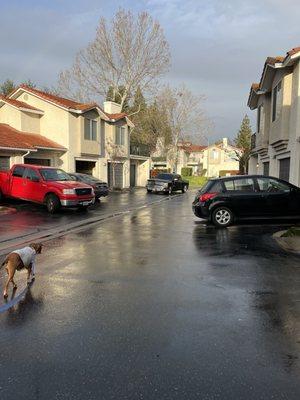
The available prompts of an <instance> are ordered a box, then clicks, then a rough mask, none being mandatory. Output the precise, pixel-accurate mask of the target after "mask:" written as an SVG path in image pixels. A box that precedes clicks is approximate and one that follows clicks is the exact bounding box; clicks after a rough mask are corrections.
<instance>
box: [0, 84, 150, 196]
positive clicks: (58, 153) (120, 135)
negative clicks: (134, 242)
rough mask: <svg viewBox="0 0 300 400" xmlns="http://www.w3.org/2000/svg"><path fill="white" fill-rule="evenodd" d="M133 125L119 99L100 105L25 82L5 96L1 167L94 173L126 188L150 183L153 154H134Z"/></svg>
mask: <svg viewBox="0 0 300 400" xmlns="http://www.w3.org/2000/svg"><path fill="white" fill-rule="evenodd" d="M133 127H134V125H133V124H132V122H131V121H130V119H129V118H128V116H127V115H126V114H125V113H122V112H121V110H120V105H119V104H116V103H114V102H104V107H103V108H100V107H99V105H98V104H96V103H92V104H85V103H79V102H76V101H73V100H70V99H66V98H62V97H59V96H56V95H53V94H50V93H46V92H43V91H40V90H37V89H33V88H31V87H28V86H26V85H21V86H20V87H18V88H17V89H15V90H14V91H13V92H12V93H10V94H9V96H7V97H0V168H1V169H8V168H10V167H11V166H12V165H13V164H15V163H23V162H24V163H28V164H38V165H49V166H55V167H60V168H63V169H64V170H66V171H67V172H74V171H75V172H83V173H88V174H91V175H93V176H95V177H97V178H99V179H102V180H104V181H108V183H109V184H110V186H114V187H116V188H120V189H122V188H127V187H129V186H137V185H144V184H145V182H146V180H147V178H148V176H149V167H150V158H149V156H148V155H147V154H141V153H139V152H137V154H131V153H130V132H131V129H133ZM130 172H132V176H130Z"/></svg>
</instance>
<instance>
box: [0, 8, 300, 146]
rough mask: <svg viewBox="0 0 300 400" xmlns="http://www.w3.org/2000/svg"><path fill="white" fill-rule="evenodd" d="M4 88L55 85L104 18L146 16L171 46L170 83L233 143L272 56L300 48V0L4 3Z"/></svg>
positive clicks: (0, 15) (0, 44)
mask: <svg viewBox="0 0 300 400" xmlns="http://www.w3.org/2000/svg"><path fill="white" fill-rule="evenodd" d="M0 7H1V9H0V10H1V12H0V26H1V32H2V35H1V36H2V40H1V41H0V54H1V57H0V80H1V81H3V80H5V79H7V78H10V79H13V80H14V81H17V82H18V81H23V80H27V79H31V80H32V81H34V82H36V83H37V84H38V85H40V86H46V85H47V86H48V85H49V86H51V85H55V83H56V78H57V74H58V72H59V71H60V70H62V69H65V68H68V67H69V66H70V65H71V63H72V60H73V58H74V55H75V54H76V52H77V51H78V49H80V48H82V47H84V46H85V45H86V44H87V43H88V42H89V41H91V40H92V39H93V36H94V33H95V29H96V26H97V22H98V20H99V17H100V15H104V16H106V17H108V18H109V17H111V16H112V15H113V14H114V13H115V12H116V10H117V9H118V8H119V7H123V8H125V9H131V10H133V11H137V12H138V11H141V10H147V11H149V12H150V13H151V14H152V15H153V16H154V17H155V18H156V19H158V20H159V21H160V23H161V25H162V26H163V28H164V30H165V34H166V37H167V39H168V41H169V43H170V46H171V52H172V67H171V70H170V72H169V73H168V75H167V77H166V79H167V80H168V81H169V82H170V83H171V84H172V85H177V84H180V83H181V82H185V83H186V84H187V86H189V87H190V88H191V89H192V90H193V91H194V92H195V93H199V94H204V95H205V96H206V101H205V104H204V107H205V109H206V111H207V114H208V116H209V117H210V118H211V120H212V121H213V124H214V132H213V137H214V138H219V137H225V136H227V137H234V136H235V135H236V132H237V130H238V128H239V126H240V122H241V120H242V118H243V116H244V114H245V113H246V112H248V113H249V114H250V116H251V117H252V119H253V117H254V115H252V114H251V112H249V111H248V109H247V107H246V102H247V97H248V93H249V87H250V84H251V83H252V82H255V81H258V80H259V78H260V74H261V71H262V67H263V63H264V60H265V58H266V57H267V56H276V55H285V53H286V51H288V50H289V49H291V48H293V47H296V46H300V24H299V12H300V3H299V2H298V1H297V0H285V1H282V0H263V1H261V0H260V1H257V0H252V1H244V0H226V1H224V0H210V1H209V0H139V1H133V0H123V1H117V0H110V1H107V0H84V1H81V0H51V1H49V0H22V1H21V0H9V1H8V0H0Z"/></svg>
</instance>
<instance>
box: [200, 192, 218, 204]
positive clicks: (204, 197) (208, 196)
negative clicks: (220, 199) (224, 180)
mask: <svg viewBox="0 0 300 400" xmlns="http://www.w3.org/2000/svg"><path fill="white" fill-rule="evenodd" d="M218 194H219V193H204V194H201V195H200V196H199V201H201V203H204V202H205V201H207V200H209V199H212V198H214V197H216V196H217V195H218Z"/></svg>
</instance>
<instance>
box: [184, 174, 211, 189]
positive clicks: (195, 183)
mask: <svg viewBox="0 0 300 400" xmlns="http://www.w3.org/2000/svg"><path fill="white" fill-rule="evenodd" d="M182 179H184V180H186V181H189V184H190V187H191V188H197V189H200V188H201V187H202V186H203V185H205V183H206V182H207V178H206V177H205V176H183V177H182Z"/></svg>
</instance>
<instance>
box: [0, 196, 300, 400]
mask: <svg viewBox="0 0 300 400" xmlns="http://www.w3.org/2000/svg"><path fill="white" fill-rule="evenodd" d="M192 197H193V196H192V194H190V195H188V196H180V197H177V198H174V199H173V200H172V201H168V202H164V203H161V204H158V205H155V206H152V207H148V208H145V209H143V210H140V211H138V212H134V213H130V214H126V215H125V216H122V217H119V218H116V219H113V220H110V221H106V222H104V223H102V224H101V225H99V226H94V227H93V228H91V229H88V230H85V231H81V232H78V233H73V234H69V235H67V236H64V237H62V238H59V239H55V240H53V241H51V242H49V243H48V244H47V245H46V246H45V251H44V253H43V254H42V255H41V256H40V259H39V261H38V275H37V280H36V282H35V283H34V284H33V285H32V287H31V289H30V290H29V291H28V296H27V295H26V297H25V298H24V301H23V302H21V303H19V305H18V306H17V307H16V308H14V309H12V310H10V311H9V312H6V313H3V314H0V345H1V353H0V365H1V366H3V365H5V368H2V370H1V374H0V398H1V399H2V398H3V399H5V400H10V399H16V398H18V400H19V399H21V400H22V399H26V400H27V399H28V398H33V399H47V400H48V399H50V400H52V399H72V400H73V399H83V398H85V399H88V400H93V399H97V400H98V399H99V398H101V400H102V399H103V400H106V399H107V400H108V399H118V400H121V399H130V400H135V399H147V400H148V399H149V400H152V399H153V400H158V399H159V400H160V399H167V400H174V399H177V398H178V399H180V400H185V399H187V400H193V399H222V400H223V399H228V400H229V399H230V400H232V399H243V400H244V399H246V400H247V399H251V400H252V399H253V400H254V399H255V400H256V399H263V400H264V399H278V400H279V399H288V400H296V399H297V400H298V399H299V397H300V381H299V374H300V368H299V354H300V338H299V332H300V330H299V328H300V326H299V321H300V290H299V287H300V286H299V283H300V270H299V257H297V256H294V255H289V254H287V253H285V252H283V251H282V250H281V249H280V248H279V247H278V246H277V244H276V243H275V242H274V241H273V239H272V237H271V235H272V233H274V232H276V231H277V230H280V229H281V228H280V227H278V226H276V225H274V224H268V225H255V224H252V225H239V226H235V227H231V228H229V229H224V230H223V229H215V228H214V227H212V226H209V225H207V224H206V223H203V222H201V221H200V220H196V219H195V218H194V216H193V215H192V212H191V201H192ZM16 394H17V395H18V396H17V397H16Z"/></svg>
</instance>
